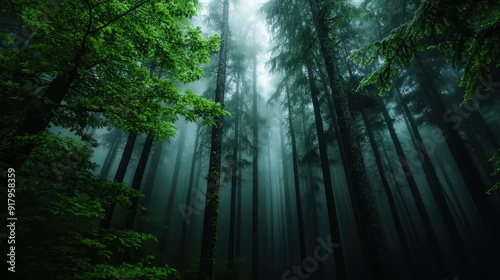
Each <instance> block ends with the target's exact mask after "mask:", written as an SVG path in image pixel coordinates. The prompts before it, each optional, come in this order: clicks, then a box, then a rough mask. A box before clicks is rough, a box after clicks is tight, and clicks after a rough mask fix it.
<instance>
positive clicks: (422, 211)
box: [378, 102, 455, 278]
mask: <svg viewBox="0 0 500 280" xmlns="http://www.w3.org/2000/svg"><path fill="white" fill-rule="evenodd" d="M378 108H379V109H380V111H381V112H382V116H383V117H384V121H385V122H386V125H387V129H388V130H389V134H390V136H391V139H392V142H393V144H394V147H395V148H396V153H397V155H398V158H399V162H400V163H401V167H402V169H403V173H402V174H404V175H402V176H404V177H405V179H404V180H406V181H407V182H408V186H409V188H410V191H411V193H412V196H413V199H414V201H415V205H416V207H417V209H418V213H419V215H420V217H421V219H422V223H423V226H424V230H425V233H426V237H427V239H428V240H429V243H430V247H431V250H432V251H433V255H434V256H436V262H437V267H438V269H439V273H440V277H442V278H446V277H454V276H455V275H451V274H453V273H451V272H450V271H449V268H448V267H447V265H446V262H445V260H446V257H445V256H444V254H443V252H442V250H441V249H440V248H441V247H440V246H439V241H438V239H437V237H436V234H435V231H434V227H433V226H432V223H431V220H430V217H429V213H428V211H427V209H426V208H425V204H424V201H423V200H422V197H421V195H420V191H419V189H418V187H417V183H416V182H415V178H414V177H413V173H412V170H411V169H410V166H409V164H408V159H407V158H406V155H405V154H404V151H403V148H402V146H401V142H400V141H399V138H398V136H397V134H396V131H395V129H394V126H393V121H392V119H391V117H390V116H389V112H387V108H386V107H385V105H383V104H381V102H380V103H379V106H378ZM391 183H392V184H393V183H394V180H393V179H392V181H391Z"/></svg>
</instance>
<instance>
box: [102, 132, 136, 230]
mask: <svg viewBox="0 0 500 280" xmlns="http://www.w3.org/2000/svg"><path fill="white" fill-rule="evenodd" d="M136 139H137V134H135V133H129V135H128V139H127V144H125V149H124V150H123V155H122V159H121V160H120V164H119V165H118V169H117V170H116V174H115V178H114V181H115V182H118V183H122V182H123V178H125V173H126V172H127V167H128V164H129V162H130V158H131V157H132V152H133V150H134V144H135V140H136ZM115 206H116V202H113V203H112V204H111V205H110V206H109V207H108V208H106V212H105V214H104V219H102V220H101V222H100V223H99V227H100V228H103V229H108V228H109V225H110V224H111V218H112V217H113V211H114V210H115Z"/></svg>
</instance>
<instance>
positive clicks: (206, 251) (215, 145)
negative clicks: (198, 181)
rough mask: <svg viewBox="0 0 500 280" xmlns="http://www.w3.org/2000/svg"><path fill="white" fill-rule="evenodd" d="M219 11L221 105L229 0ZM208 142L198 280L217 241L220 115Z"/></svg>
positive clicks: (208, 269) (207, 270) (204, 276)
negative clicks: (208, 152) (207, 165)
mask: <svg viewBox="0 0 500 280" xmlns="http://www.w3.org/2000/svg"><path fill="white" fill-rule="evenodd" d="M223 5H224V6H223V12H222V32H221V46H220V51H219V63H218V66H217V85H216V88H215V102H219V103H220V104H221V105H222V106H224V92H225V86H226V58H227V44H228V35H229V0H224V4H223ZM211 138H212V139H211V143H210V163H209V168H208V176H207V192H206V201H205V215H204V220H203V234H202V242H201V254H200V267H199V280H213V279H214V267H215V249H216V241H217V223H218V219H219V217H218V215H219V188H220V170H221V159H222V116H220V117H217V118H216V119H215V125H214V126H213V127H212V137H211Z"/></svg>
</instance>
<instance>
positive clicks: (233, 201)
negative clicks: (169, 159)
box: [227, 79, 240, 267]
mask: <svg viewBox="0 0 500 280" xmlns="http://www.w3.org/2000/svg"><path fill="white" fill-rule="evenodd" d="M239 91H240V83H239V80H238V79H237V81H236V92H235V94H234V98H235V100H236V110H235V112H234V119H235V122H234V143H233V151H232V155H231V162H232V164H231V165H232V167H231V211H230V213H229V246H228V254H227V256H228V257H227V260H228V266H229V267H234V266H233V263H232V262H233V260H234V245H235V244H234V232H235V219H236V191H237V190H236V187H237V185H238V181H237V179H238V169H239V168H240V166H239V164H238V150H239V149H238V148H239V134H240V98H239V96H240V92H239Z"/></svg>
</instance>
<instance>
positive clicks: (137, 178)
mask: <svg viewBox="0 0 500 280" xmlns="http://www.w3.org/2000/svg"><path fill="white" fill-rule="evenodd" d="M152 146H153V137H152V136H151V135H148V136H147V138H146V141H145V142H144V147H143V148H142V153H141V157H140V158H139V163H138V164H137V167H136V169H135V173H134V179H133V180H132V189H133V190H136V191H140V190H141V182H142V178H143V177H144V170H146V164H147V163H148V159H149V154H150V153H151V147H152ZM138 206H139V197H137V196H136V197H134V198H133V199H132V205H130V207H129V209H128V210H129V213H128V215H127V222H126V224H125V228H126V229H130V230H133V229H134V222H135V217H136V215H137V208H138Z"/></svg>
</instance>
